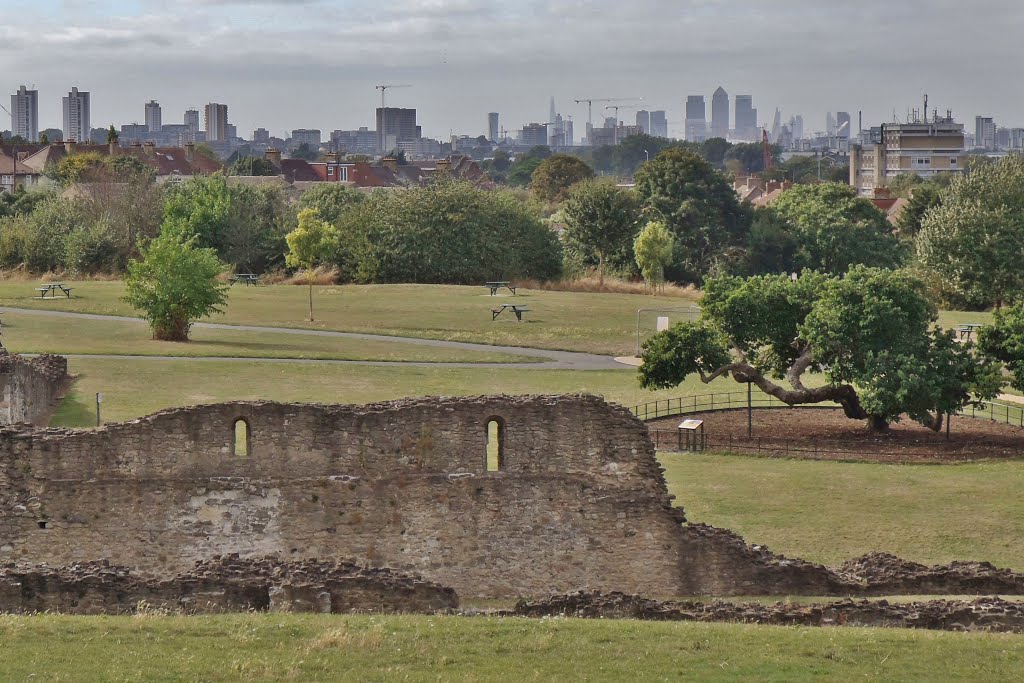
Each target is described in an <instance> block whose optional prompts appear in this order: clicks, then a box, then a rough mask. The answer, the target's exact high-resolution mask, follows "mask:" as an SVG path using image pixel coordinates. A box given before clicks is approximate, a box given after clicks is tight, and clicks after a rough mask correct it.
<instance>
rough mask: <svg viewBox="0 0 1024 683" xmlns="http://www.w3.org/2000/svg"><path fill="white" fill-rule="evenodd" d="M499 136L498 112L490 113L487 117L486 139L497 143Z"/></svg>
mask: <svg viewBox="0 0 1024 683" xmlns="http://www.w3.org/2000/svg"><path fill="white" fill-rule="evenodd" d="M500 134H501V131H500V129H499V128H498V112H496V111H492V112H491V113H490V114H488V115H487V139H488V140H492V141H494V142H497V141H498V136H499V135H500Z"/></svg>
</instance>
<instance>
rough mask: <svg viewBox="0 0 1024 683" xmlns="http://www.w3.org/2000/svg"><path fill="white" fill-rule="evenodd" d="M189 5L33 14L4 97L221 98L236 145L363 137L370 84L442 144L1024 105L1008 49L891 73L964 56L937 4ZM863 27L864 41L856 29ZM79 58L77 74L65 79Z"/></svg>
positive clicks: (313, 0) (44, 6)
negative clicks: (566, 121)
mask: <svg viewBox="0 0 1024 683" xmlns="http://www.w3.org/2000/svg"><path fill="white" fill-rule="evenodd" d="M184 4H185V5H186V6H187V9H188V12H181V11H178V12H173V11H165V10H163V9H161V8H162V7H163V5H161V4H159V3H156V2H153V1H152V0H130V1H129V0H114V1H113V2H110V3H105V4H103V6H97V5H96V4H95V3H88V2H80V1H79V2H70V1H68V0H39V1H38V2H36V3H34V4H33V6H32V7H31V8H28V9H27V10H26V11H24V12H19V14H18V16H16V17H13V18H12V19H11V21H10V22H8V23H7V24H6V25H5V26H3V27H2V28H0V32H2V33H3V35H4V40H3V41H0V55H3V56H4V58H5V60H6V63H7V65H8V68H7V69H5V73H4V78H3V79H0V82H2V83H3V87H5V88H6V89H7V92H8V93H14V92H16V91H17V88H18V87H19V86H20V85H22V84H24V85H28V86H30V87H31V86H32V85H33V84H34V86H35V89H36V90H38V91H39V93H40V94H39V125H40V129H44V128H50V127H60V120H61V111H60V100H59V97H60V96H61V94H62V93H66V92H68V90H69V89H70V88H71V87H73V86H77V87H78V88H79V89H81V90H83V91H88V92H90V93H92V107H93V109H92V120H93V123H94V125H96V126H101V125H106V124H109V123H115V124H124V123H132V122H138V123H143V122H144V121H143V105H144V103H145V102H147V101H149V100H151V99H155V100H157V101H158V102H160V104H161V106H162V108H163V110H164V119H165V120H168V121H169V120H174V121H177V120H179V119H180V117H181V114H182V113H183V112H184V110H185V109H186V108H188V107H195V106H202V105H203V104H204V103H206V102H211V101H214V102H223V103H225V104H227V105H229V107H230V109H231V111H232V123H234V124H235V125H237V126H238V130H239V131H240V132H243V134H245V135H249V134H251V131H252V130H254V129H255V128H258V127H264V128H267V129H268V130H270V131H271V132H272V133H273V134H274V135H281V134H282V133H284V132H285V131H288V130H291V129H294V128H319V129H321V130H324V131H330V130H335V129H357V128H359V127H360V126H371V127H372V126H373V125H374V121H373V119H374V112H375V109H376V107H378V106H379V93H378V92H377V91H376V90H375V89H374V85H376V84H380V83H411V84H412V85H413V87H412V88H408V89H405V90H399V91H394V92H389V93H388V95H389V100H388V105H389V106H395V107H399V108H416V109H417V110H418V111H419V112H420V124H421V125H422V126H423V131H424V135H426V136H430V137H434V138H439V139H447V138H448V136H449V134H450V133H456V134H460V133H461V134H474V133H476V134H480V133H484V132H486V114H487V113H488V112H495V111H496V112H500V113H501V116H502V124H503V126H504V127H505V128H507V129H510V130H515V129H519V128H520V127H521V126H523V125H525V124H528V123H532V122H541V121H542V120H543V118H544V117H545V112H546V110H547V108H548V101H549V98H550V96H551V95H552V94H554V95H555V97H556V101H557V102H558V103H559V109H560V111H561V113H562V114H563V115H572V116H573V119H574V121H575V123H576V127H577V128H578V129H579V130H580V131H582V129H583V125H582V124H584V123H585V121H586V105H577V104H574V103H573V102H572V100H574V99H580V98H585V97H595V98H596V97H628V96H643V97H644V99H643V100H642V102H641V106H642V108H644V109H649V110H660V109H664V110H666V111H667V112H668V116H669V129H670V131H669V132H670V134H671V135H673V136H676V137H682V135H683V106H684V102H685V99H686V97H687V95H689V94H694V93H700V94H703V95H704V96H705V98H706V100H707V101H710V96H711V94H712V93H713V92H714V90H715V89H716V88H717V87H718V86H720V85H721V86H723V87H724V88H725V90H726V91H728V92H729V93H730V95H732V94H733V93H744V94H751V95H752V96H753V99H754V102H755V104H756V106H757V107H758V108H759V110H760V112H761V116H760V117H759V118H760V120H759V121H758V124H761V125H764V124H770V123H771V121H769V120H767V115H769V113H770V112H774V110H775V109H776V108H779V109H781V110H782V112H783V114H784V116H785V117H786V118H788V117H789V116H790V115H792V114H802V115H803V116H804V117H805V119H806V120H807V121H823V120H824V118H825V112H827V111H849V112H851V114H853V115H854V117H856V112H858V111H861V110H862V111H863V112H864V121H865V125H867V124H868V123H869V122H870V123H871V124H873V125H877V124H878V123H881V122H887V121H891V120H892V118H893V111H894V110H895V111H896V114H897V115H898V117H900V118H903V117H905V115H906V110H907V109H910V108H913V107H917V106H918V103H919V102H920V101H921V99H922V97H923V95H924V93H925V92H928V93H929V94H931V96H932V101H933V102H934V103H935V105H936V106H937V107H938V108H939V109H940V110H942V111H944V110H945V109H947V108H949V109H952V110H953V112H954V115H955V116H956V117H957V118H958V120H961V121H964V122H969V121H971V120H972V119H973V118H974V116H976V115H986V116H988V115H991V116H995V117H996V118H997V120H999V121H1004V122H1006V124H1007V125H1018V124H1019V123H1024V95H1020V94H1017V93H1016V92H1015V91H1014V90H1013V89H1009V88H993V87H990V86H991V84H993V83H995V82H997V81H996V79H997V78H1000V79H1001V80H1007V79H1009V78H1012V76H1011V69H1012V63H1013V62H1012V60H1010V59H1008V56H1009V55H1008V48H1007V47H1005V46H1006V45H1009V44H1013V43H1012V41H1010V42H1008V41H1001V40H999V39H997V38H991V37H990V38H988V39H985V40H980V39H979V40H971V41H970V47H969V50H970V54H971V60H970V61H971V62H977V61H981V62H983V63H986V64H987V68H986V78H978V77H977V75H976V73H974V70H973V69H972V67H971V66H970V65H969V63H968V60H966V59H964V58H963V57H962V56H961V55H962V54H965V53H966V52H965V51H960V50H958V51H947V52H943V51H940V52H937V53H935V54H934V55H932V56H931V57H930V58H929V59H927V60H914V61H912V60H894V59H893V58H892V55H891V49H892V48H891V45H893V44H898V43H899V42H900V41H902V40H906V39H913V36H914V35H920V36H925V35H927V36H929V40H935V41H942V40H945V39H948V40H951V41H953V40H955V41H956V42H957V44H958V45H960V46H961V47H965V45H964V32H965V31H967V32H968V34H969V35H968V38H970V37H971V36H972V35H973V34H970V29H969V27H966V26H965V25H964V24H963V22H962V20H961V19H962V16H961V14H962V5H960V4H955V3H952V2H947V1H945V0H933V1H931V2H924V1H923V0H907V1H906V2H903V3H900V5H899V6H898V7H895V8H894V7H891V6H890V5H889V4H888V3H886V4H883V3H881V2H879V1H877V0H869V1H867V2H864V3H860V4H858V5H857V6H856V7H852V6H851V7H848V8H847V7H831V6H830V7H828V8H827V9H823V8H821V7H820V3H813V2H810V0H795V1H794V2H791V3H787V4H786V5H785V6H784V7H771V8H749V7H734V6H730V5H725V4H723V3H719V2H714V1H712V0H705V1H702V2H692V3H689V4H688V6H687V8H686V9H685V10H684V11H680V9H679V3H678V2H669V1H668V0H638V1H637V2H634V3H629V4H628V6H627V5H625V4H621V3H611V2H604V1H597V2H593V3H588V4H587V9H586V10H580V9H579V8H580V6H579V5H578V4H576V3H572V2H568V0H562V1H557V0H556V1H554V2H549V3H543V4H542V3H537V2H533V1H532V0H529V1H526V2H522V3H516V6H515V7H511V8H510V7H505V6H500V7H499V6H496V5H495V3H488V2H485V1H484V0H398V1H397V2H394V3H391V4H389V6H387V7H366V6H363V5H359V4H354V3H349V2H333V3H328V2H320V1H318V0H306V1H303V2H286V1H285V0H262V1H260V2H242V1H239V0H209V1H206V0H184ZM925 9H927V11H922V10H925ZM972 12H977V13H978V14H979V15H984V14H985V13H986V12H991V13H998V14H999V16H1000V17H1001V21H1000V22H999V25H998V26H994V27H991V28H990V30H992V31H997V32H998V31H1000V30H1008V29H1007V27H1011V26H1015V25H1018V24H1019V23H1020V22H1019V21H1015V18H1016V19H1020V20H1024V7H1019V6H1016V5H1014V4H1012V3H1009V2H996V1H995V0H978V2H977V3H976V4H975V5H972ZM54 15H58V16H61V17H62V22H61V24H60V25H59V26H53V27H51V28H48V30H47V31H46V32H45V33H44V34H42V35H40V34H39V32H38V31H37V30H36V28H37V27H38V26H39V25H44V24H45V25H48V24H49V22H46V21H44V20H45V18H46V17H47V16H54ZM228 26H230V27H231V30H227V28H226V27H228ZM865 26H871V28H872V30H871V31H865V30H858V29H859V28H861V27H865ZM204 27H211V28H204ZM609 33H614V34H615V35H616V36H618V37H617V38H616V49H615V50H608V49H607V46H606V45H605V42H606V39H605V38H603V39H601V40H598V39H597V38H598V37H599V36H602V35H603V36H607V35H608V34H609ZM814 36H821V37H820V39H817V38H815V37H814ZM897 36H902V37H901V38H900V41H897V42H895V43H894V42H893V41H894V40H895V37H897ZM381 44H386V46H387V48H386V49H380V46H381ZM254 46H255V47H254ZM738 46H742V48H740V47H738ZM321 48H322V49H321ZM72 53H73V54H74V55H75V58H74V62H73V63H74V65H75V69H76V71H73V72H69V71H68V55H69V54H72ZM876 53H877V55H878V56H877V58H874V59H869V58H867V57H866V56H870V55H872V54H876ZM551 63H559V64H562V65H565V66H566V68H563V69H557V70H553V69H551V68H550V64H551ZM679 64H683V65H685V67H684V68H683V69H679V68H678V65H679ZM752 65H756V68H754V67H753V66H752ZM880 72H881V73H885V75H886V78H884V79H879V78H878V77H877V76H878V74H879V73H880ZM495 73H501V78H495V77H494V74H495ZM1001 74H1002V75H1001ZM297 101H301V102H302V103H303V106H302V109H301V112H302V113H296V111H295V109H294V106H293V105H294V103H295V102H297ZM4 127H5V128H6V127H7V126H4Z"/></svg>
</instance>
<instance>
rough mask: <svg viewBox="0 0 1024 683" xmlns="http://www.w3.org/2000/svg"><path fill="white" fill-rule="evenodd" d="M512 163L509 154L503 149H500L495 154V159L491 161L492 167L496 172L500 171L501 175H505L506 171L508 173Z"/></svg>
mask: <svg viewBox="0 0 1024 683" xmlns="http://www.w3.org/2000/svg"><path fill="white" fill-rule="evenodd" d="M511 163H512V162H511V161H509V156H508V152H506V151H505V150H503V149H499V150H498V151H496V152H495V153H494V159H493V160H492V161H491V165H492V167H493V168H494V170H495V171H498V172H499V173H504V172H505V171H507V170H508V167H509V166H510V165H511Z"/></svg>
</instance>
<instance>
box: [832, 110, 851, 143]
mask: <svg viewBox="0 0 1024 683" xmlns="http://www.w3.org/2000/svg"><path fill="white" fill-rule="evenodd" d="M851 128H853V119H851V118H850V113H849V112H845V111H840V112H836V137H837V138H842V139H843V140H849V139H850V129H851Z"/></svg>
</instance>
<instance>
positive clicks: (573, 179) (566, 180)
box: [530, 154, 594, 202]
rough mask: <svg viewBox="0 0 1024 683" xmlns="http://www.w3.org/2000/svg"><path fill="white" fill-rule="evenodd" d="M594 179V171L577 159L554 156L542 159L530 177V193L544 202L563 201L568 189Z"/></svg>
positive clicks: (574, 157)
mask: <svg viewBox="0 0 1024 683" xmlns="http://www.w3.org/2000/svg"><path fill="white" fill-rule="evenodd" d="M593 177H594V169H592V168H590V166H588V165H587V162H585V161H583V159H580V158H579V157H576V156H572V155H571V154H555V155H553V156H550V157H548V158H547V159H544V160H543V161H542V162H540V164H538V165H537V168H535V169H534V170H533V174H532V175H531V176H530V191H531V192H532V193H533V194H534V196H536V197H537V198H538V199H540V200H541V201H544V202H560V201H563V200H564V199H565V198H566V196H567V195H568V193H569V188H571V187H572V186H574V185H576V184H577V183H579V182H582V181H584V180H589V179H590V178H593Z"/></svg>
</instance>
